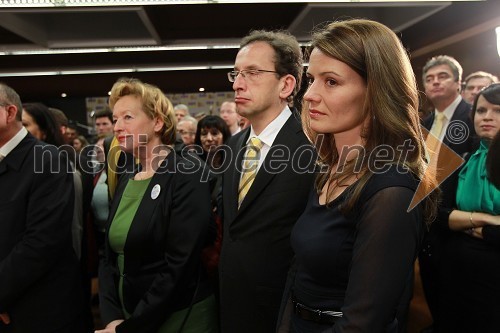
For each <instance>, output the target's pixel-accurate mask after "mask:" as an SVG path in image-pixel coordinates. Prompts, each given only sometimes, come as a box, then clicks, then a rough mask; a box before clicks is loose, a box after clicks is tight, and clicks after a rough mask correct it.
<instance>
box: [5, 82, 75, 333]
mask: <svg viewBox="0 0 500 333" xmlns="http://www.w3.org/2000/svg"><path fill="white" fill-rule="evenodd" d="M21 112H22V105H21V100H20V98H19V95H18V94H17V93H16V92H15V91H14V90H13V89H12V88H10V87H8V86H6V85H5V84H2V83H0V159H1V160H0V332H13V333H17V332H19V333H21V332H22V333H42V332H45V333H47V332H53V333H73V332H78V333H81V332H82V331H83V327H84V326H83V322H82V321H81V313H82V309H81V304H82V299H81V296H82V291H81V284H80V273H79V272H80V271H79V264H78V260H77V258H76V255H75V252H74V250H73V247H72V237H71V221H72V219H73V201H74V188H73V176H72V174H71V173H70V172H68V170H70V169H69V165H68V162H67V161H66V160H65V159H64V157H63V156H62V155H60V154H59V152H58V150H57V149H56V148H55V147H54V146H50V145H46V144H45V143H42V142H41V141H38V140H37V139H35V138H34V137H33V136H32V135H31V134H29V133H28V131H27V130H26V129H25V128H24V127H23V126H22V122H21Z"/></svg>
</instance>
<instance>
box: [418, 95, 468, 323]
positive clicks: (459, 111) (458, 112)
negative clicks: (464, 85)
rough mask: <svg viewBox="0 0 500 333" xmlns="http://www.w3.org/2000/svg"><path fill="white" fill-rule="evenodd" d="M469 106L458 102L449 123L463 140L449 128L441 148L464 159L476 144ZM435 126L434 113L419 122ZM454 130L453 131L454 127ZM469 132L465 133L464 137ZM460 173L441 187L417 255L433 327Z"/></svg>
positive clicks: (440, 160)
mask: <svg viewBox="0 0 500 333" xmlns="http://www.w3.org/2000/svg"><path fill="white" fill-rule="evenodd" d="M470 113H471V106H470V105H469V104H468V103H466V102H465V101H464V100H462V101H460V103H459V104H458V106H457V108H456V109H455V112H454V113H453V116H452V117H451V120H450V125H451V126H452V127H454V128H455V129H456V128H459V129H461V130H463V132H461V133H462V134H465V136H464V138H463V140H455V138H454V137H453V138H452V137H450V134H451V135H454V134H456V133H453V132H452V131H450V125H449V126H448V129H447V133H446V135H445V137H444V139H443V144H445V145H447V146H448V147H450V148H451V149H452V150H453V151H454V152H455V153H457V154H458V155H460V156H462V157H464V156H465V154H467V153H468V152H471V151H473V150H474V145H475V142H476V139H475V131H474V124H473V123H472V119H471V117H470ZM433 122H434V112H432V113H431V114H430V115H429V116H428V117H427V118H425V119H424V120H423V121H422V125H423V126H424V127H425V128H426V129H427V130H430V129H431V127H432V123H433ZM463 125H465V126H466V128H463ZM455 126H456V127H455ZM466 132H468V133H466ZM446 162H447V161H446V159H445V158H442V156H438V168H443V169H446ZM459 171H460V169H459V170H456V171H455V172H453V173H452V174H451V175H450V176H449V177H448V178H447V179H446V180H445V181H444V182H443V183H442V184H441V185H440V186H439V188H440V189H441V202H440V203H439V205H438V214H437V218H436V220H435V221H434V223H432V224H431V227H430V229H429V231H428V232H427V233H426V235H425V240H424V243H423V246H422V251H421V252H420V254H419V264H420V275H421V277H422V286H423V288H424V293H425V297H426V300H427V304H428V305H429V309H430V311H431V314H432V317H433V320H434V325H438V322H439V318H438V312H437V305H438V303H439V288H438V285H437V281H438V279H439V269H440V267H441V264H440V259H441V246H442V244H443V243H445V242H446V240H447V237H448V233H449V230H448V215H449V212H450V210H451V209H452V208H453V207H455V196H456V192H457V186H458V173H459Z"/></svg>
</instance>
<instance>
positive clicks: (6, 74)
mask: <svg viewBox="0 0 500 333" xmlns="http://www.w3.org/2000/svg"><path fill="white" fill-rule="evenodd" d="M226 68H233V64H227V65H217V66H206V65H205V66H162V67H134V68H86V69H77V70H53V71H29V72H6V71H2V72H0V77H17V76H43V75H82V74H112V73H134V72H171V71H196V70H207V69H226Z"/></svg>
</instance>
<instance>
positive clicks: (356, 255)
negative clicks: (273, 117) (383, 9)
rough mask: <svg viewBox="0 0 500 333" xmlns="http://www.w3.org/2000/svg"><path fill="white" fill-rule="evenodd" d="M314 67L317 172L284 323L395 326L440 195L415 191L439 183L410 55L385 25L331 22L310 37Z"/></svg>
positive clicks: (307, 126)
mask: <svg viewBox="0 0 500 333" xmlns="http://www.w3.org/2000/svg"><path fill="white" fill-rule="evenodd" d="M307 77H308V83H309V86H308V90H307V92H306V93H305V95H304V103H303V104H304V109H303V111H302V120H303V127H304V132H305V133H306V134H307V135H308V137H309V139H310V140H311V142H314V143H315V144H316V147H317V150H318V153H319V157H320V163H319V166H320V168H321V170H320V173H319V175H318V177H317V181H316V186H315V188H314V190H313V191H312V192H311V194H310V197H309V202H308V205H307V208H306V210H305V211H304V213H303V215H302V216H301V217H300V218H299V220H298V221H297V223H296V225H295V227H294V229H293V231H292V235H291V243H292V246H293V249H294V251H295V254H296V258H295V264H294V269H293V271H292V272H291V273H294V274H290V279H289V287H288V289H287V291H286V293H285V297H284V313H283V316H282V320H281V323H280V324H279V326H278V329H279V331H280V332H308V333H312V332H369V333H377V332H397V331H399V330H401V329H403V328H404V326H405V323H404V322H400V321H398V319H400V318H401V317H402V312H404V310H405V309H407V306H408V303H409V301H410V296H411V286H412V278H413V264H414V261H415V258H416V256H417V253H418V251H419V247H420V244H421V241H422V237H423V233H424V228H425V221H428V218H429V217H430V215H432V214H433V212H434V210H435V209H434V208H435V200H433V199H434V196H435V195H436V194H435V192H433V194H431V195H430V196H427V197H425V195H421V196H417V198H422V197H425V198H424V199H423V200H415V202H413V201H412V199H413V198H414V195H415V193H416V189H417V186H418V185H419V184H420V185H421V186H422V189H429V188H430V187H432V186H433V183H432V180H431V177H425V178H424V171H425V162H424V156H425V154H424V150H423V140H422V136H421V132H420V125H419V118H418V93H417V85H416V82H415V78H414V75H413V71H412V68H411V65H410V61H409V59H408V56H407V54H406V52H405V50H404V48H403V47H402V45H401V43H400V41H399V39H398V37H397V36H396V35H395V34H394V33H393V32H392V31H391V30H390V29H389V28H387V27H386V26H384V25H382V24H380V23H377V22H374V21H368V20H348V21H343V22H334V23H331V24H329V25H328V26H327V27H326V28H324V29H322V30H320V31H318V32H316V33H315V34H314V35H313V40H312V51H311V54H310V59H309V67H308V70H307ZM419 193H420V192H419ZM424 194H425V193H424ZM415 205H416V206H415ZM285 302H286V303H285Z"/></svg>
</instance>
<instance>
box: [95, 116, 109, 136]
mask: <svg viewBox="0 0 500 333" xmlns="http://www.w3.org/2000/svg"><path fill="white" fill-rule="evenodd" d="M95 128H96V130H97V134H105V135H111V134H113V123H111V120H109V118H108V117H100V118H97V119H96V120H95Z"/></svg>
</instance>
